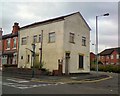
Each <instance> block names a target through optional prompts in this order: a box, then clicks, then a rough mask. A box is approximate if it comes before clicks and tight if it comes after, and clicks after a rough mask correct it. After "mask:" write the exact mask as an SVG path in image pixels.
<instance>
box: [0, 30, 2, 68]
mask: <svg viewBox="0 0 120 96" xmlns="http://www.w3.org/2000/svg"><path fill="white" fill-rule="evenodd" d="M2 32H3V31H2V28H0V69H1V68H2Z"/></svg>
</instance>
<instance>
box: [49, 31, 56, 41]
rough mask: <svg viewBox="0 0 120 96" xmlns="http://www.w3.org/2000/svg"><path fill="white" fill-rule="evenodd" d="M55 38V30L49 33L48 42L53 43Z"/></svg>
mask: <svg viewBox="0 0 120 96" xmlns="http://www.w3.org/2000/svg"><path fill="white" fill-rule="evenodd" d="M55 40H56V34H55V32H51V33H49V43H54V42H55Z"/></svg>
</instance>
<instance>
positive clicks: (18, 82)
mask: <svg viewBox="0 0 120 96" xmlns="http://www.w3.org/2000/svg"><path fill="white" fill-rule="evenodd" d="M6 80H8V82H7V81H6V82H1V83H2V85H5V86H9V87H14V88H18V89H28V88H35V87H45V86H52V85H53V86H56V85H60V84H64V83H62V82H58V83H48V82H41V84H40V83H39V84H28V83H27V82H30V81H27V80H23V79H17V78H8V79H6ZM10 81H12V82H10ZM25 83H27V84H25Z"/></svg>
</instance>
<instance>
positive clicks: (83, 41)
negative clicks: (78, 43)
mask: <svg viewBox="0 0 120 96" xmlns="http://www.w3.org/2000/svg"><path fill="white" fill-rule="evenodd" d="M82 46H86V37H85V36H82Z"/></svg>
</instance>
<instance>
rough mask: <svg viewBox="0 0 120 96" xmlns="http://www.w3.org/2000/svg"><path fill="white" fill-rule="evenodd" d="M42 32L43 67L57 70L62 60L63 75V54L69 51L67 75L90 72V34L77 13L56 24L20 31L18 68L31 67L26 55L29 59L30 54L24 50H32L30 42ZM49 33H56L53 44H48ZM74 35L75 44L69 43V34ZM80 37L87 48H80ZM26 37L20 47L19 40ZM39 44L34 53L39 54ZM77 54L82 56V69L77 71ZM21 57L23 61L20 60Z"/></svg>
mask: <svg viewBox="0 0 120 96" xmlns="http://www.w3.org/2000/svg"><path fill="white" fill-rule="evenodd" d="M41 30H43V55H42V56H43V61H44V62H45V65H44V67H45V68H47V69H49V70H50V71H52V70H58V59H63V73H65V52H66V51H70V63H69V73H80V72H90V61H89V53H90V52H89V51H90V46H89V43H90V32H89V29H88V27H87V26H86V24H85V23H84V21H83V19H81V17H80V15H79V13H78V14H74V15H72V16H69V17H66V18H65V20H62V21H58V22H51V23H49V24H44V25H37V26H33V27H31V28H25V29H21V30H20V32H19V38H20V40H19V61H18V67H19V68H20V67H27V68H30V67H31V60H30V63H27V62H26V60H27V57H26V56H27V55H28V54H29V55H30V57H31V52H30V51H29V50H26V49H25V48H29V49H31V50H32V46H31V44H32V42H33V36H34V35H38V36H39V35H40V34H41ZM50 32H55V33H56V41H55V43H49V42H48V34H49V33H50ZM70 32H73V33H75V44H72V43H70V42H69V33H70ZM82 36H85V37H86V39H87V44H86V45H87V46H82ZM22 37H28V39H27V44H26V45H21V38H22ZM39 48H40V43H36V53H39V54H40V50H39ZM79 54H84V68H83V69H79V68H78V65H79V57H78V56H79ZM21 56H23V60H21Z"/></svg>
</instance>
